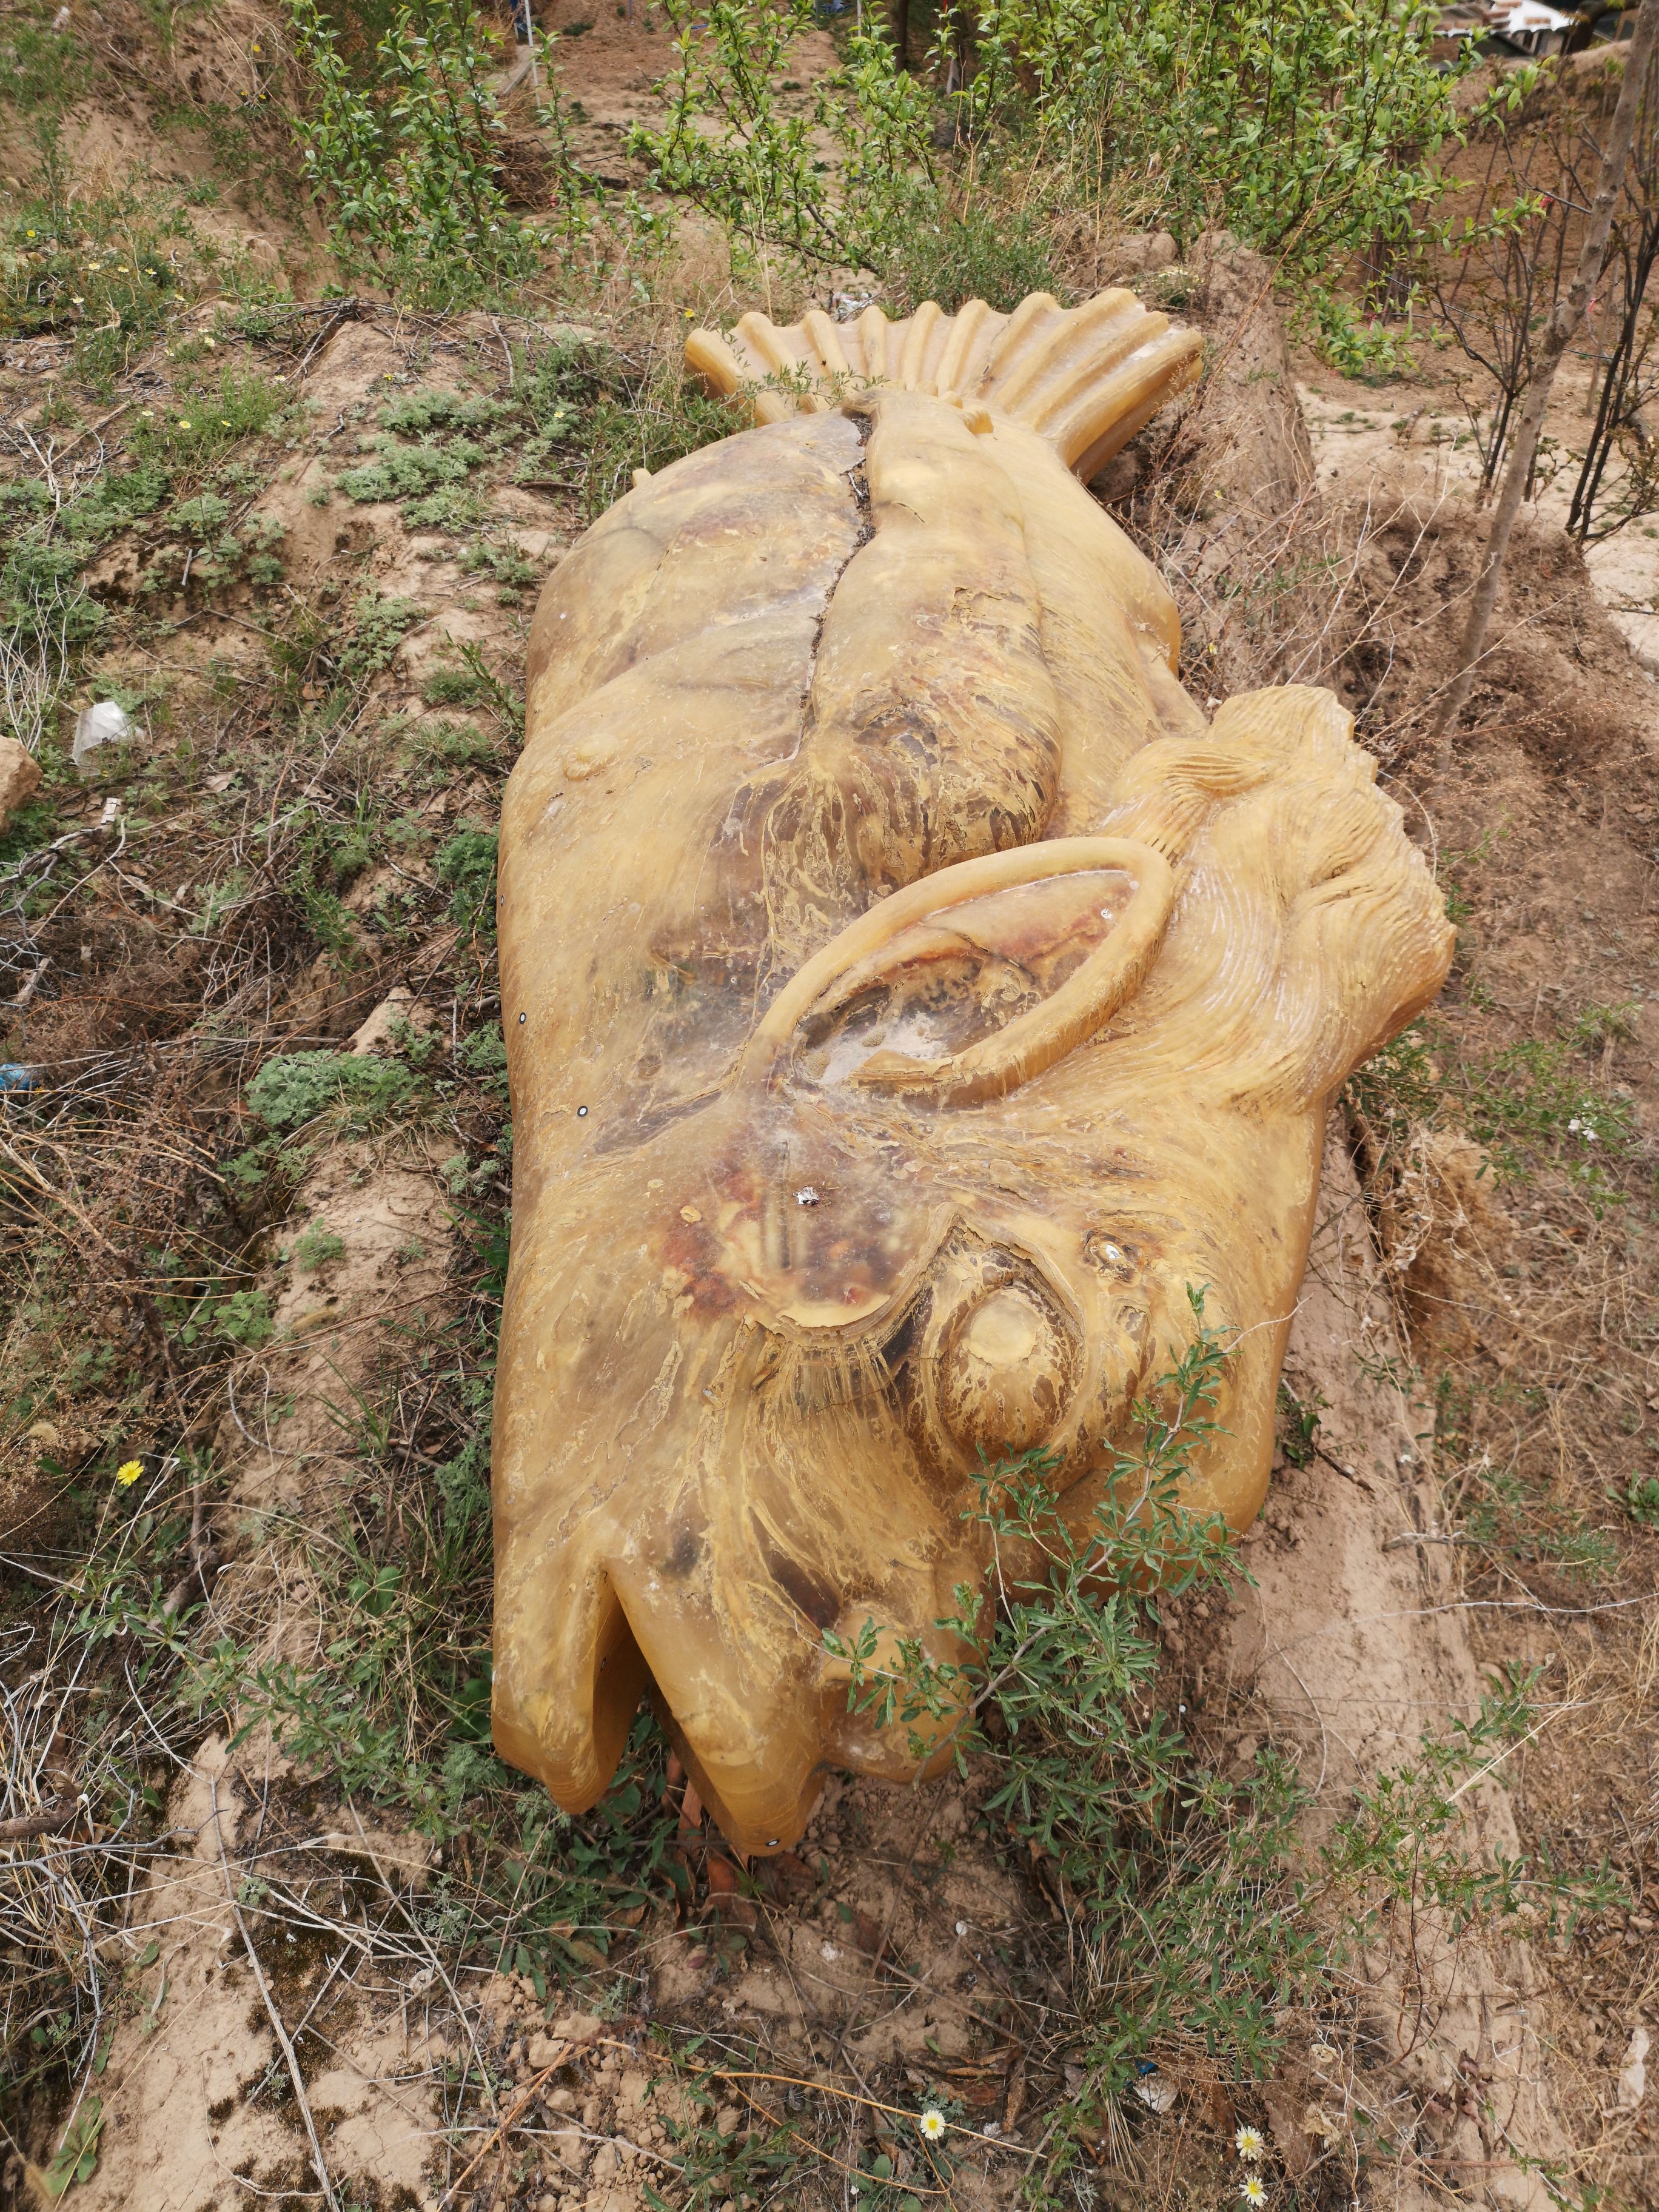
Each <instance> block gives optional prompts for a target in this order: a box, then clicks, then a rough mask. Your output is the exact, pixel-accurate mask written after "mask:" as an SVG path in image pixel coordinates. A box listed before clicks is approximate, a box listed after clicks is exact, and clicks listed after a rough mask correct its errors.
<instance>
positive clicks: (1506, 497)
mask: <svg viewBox="0 0 1659 2212" xmlns="http://www.w3.org/2000/svg"><path fill="white" fill-rule="evenodd" d="M1656 44H1659V0H1642V4H1641V6H1640V7H1639V8H1638V10H1637V15H1636V36H1635V37H1634V38H1633V39H1632V40H1631V44H1630V58H1629V60H1628V61H1627V62H1626V64H1625V82H1624V83H1623V84H1622V85H1621V86H1620V88H1619V105H1618V106H1617V107H1616V108H1615V109H1614V111H1613V134H1612V136H1611V137H1610V138H1609V139H1608V141H1607V153H1606V155H1605V156H1604V158H1603V160H1602V162H1601V183H1600V185H1598V186H1597V187H1596V192H1595V199H1594V200H1592V202H1591V203H1590V216H1589V225H1588V227H1587V228H1586V229H1585V232H1584V242H1583V247H1582V248H1581V250H1580V252H1579V255H1578V273H1577V276H1574V278H1573V280H1572V286H1571V290H1570V291H1569V292H1568V294H1567V295H1566V297H1565V299H1564V300H1558V301H1557V302H1556V305H1555V310H1554V313H1553V314H1552V315H1551V317H1550V320H1549V327H1548V329H1547V331H1546V332H1545V334H1544V343H1543V344H1542V346H1541V348H1540V349H1539V355H1538V367H1537V368H1536V370H1535V371H1534V374H1533V380H1532V386H1531V388H1530V390H1529V391H1528V393H1527V404H1526V407H1525V409H1524V410H1522V416H1521V427H1520V428H1519V429H1518V430H1516V434H1515V440H1514V443H1513V444H1512V445H1511V446H1510V458H1509V462H1508V465H1507V467H1506V469H1505V471H1504V489H1503V490H1502V492H1501V493H1500V494H1499V495H1498V505H1497V507H1495V509H1494V510H1493V513H1492V529H1491V532H1489V534H1488V536H1487V538H1486V565H1485V567H1484V568H1482V570H1481V572H1480V582H1479V584H1477V585H1476V586H1475V592H1474V604H1473V605H1471V607H1470V609H1469V623H1468V629H1467V630H1466V631H1465V632H1464V634H1463V652H1462V659H1461V661H1460V663H1459V665H1458V671H1457V674H1456V677H1455V678H1454V680H1453V682H1452V684H1451V688H1450V689H1449V690H1448V692H1447V694H1446V696H1445V698H1444V699H1443V701H1442V702H1441V707H1440V712H1439V714H1438V716H1437V719H1436V721H1435V725H1434V734H1435V737H1436V738H1437V745H1436V748H1435V762H1434V769H1435V775H1436V776H1437V778H1438V777H1441V776H1443V775H1445V773H1446V771H1447V769H1449V768H1450V766H1451V756H1452V732H1454V730H1455V728H1456V726H1457V719H1458V717H1459V715H1460V714H1462V711H1463V709H1464V708H1465V707H1466V706H1467V705H1468V699H1469V693H1470V691H1471V690H1473V689H1474V671H1475V669H1476V667H1477V665H1479V662H1480V655H1481V653H1482V651H1483V649H1484V647H1485V646H1486V632H1487V629H1489V628H1490V627H1491V623H1492V609H1493V608H1494V607H1495V606H1496V605H1497V604H1498V584H1499V583H1500V581H1501V580H1502V578H1503V573H1504V556H1505V555H1506V554H1507V553H1508V551H1509V550H1510V538H1511V537H1512V535H1513V534H1514V531H1515V523H1516V516H1517V515H1518V514H1519V513H1520V512H1521V501H1522V495H1523V494H1524V492H1525V490H1526V489H1527V483H1528V478H1529V477H1531V475H1532V470H1533V463H1534V460H1535V459H1537V455H1538V439H1539V434H1540V432H1541V430H1542V429H1543V427H1544V410H1545V409H1546V408H1547V406H1548V405H1549V398H1550V386H1552V385H1553V383H1554V381H1555V372H1556V370H1557V369H1558V368H1559V367H1560V366H1561V357H1562V356H1563V355H1564V354H1565V352H1566V349H1567V348H1568V346H1569V345H1570V344H1571V341H1572V337H1573V334H1574V332H1575V331H1577V328H1578V325H1579V324H1580V323H1581V322H1582V321H1583V318H1584V309H1585V307H1586V305H1587V304H1588V302H1589V299H1590V297H1591V295H1592V294H1593V293H1594V292H1595V287H1596V284H1597V283H1598V281H1599V280H1600V277H1601V264H1602V262H1603V260H1604V259H1605V258H1606V256H1607V237H1608V234H1609V233H1610V232H1611V230H1612V228H1613V209H1614V207H1615V206H1616V205H1617V204H1618V200H1619V195H1620V192H1621V191H1623V189H1624V184H1625V167H1626V163H1627V162H1628V161H1629V160H1630V149H1631V142H1632V139H1633V138H1634V137H1635V136H1636V113H1637V110H1638V108H1639V107H1640V106H1641V104H1642V99H1643V94H1644V92H1645V90H1646V88H1647V81H1648V76H1649V74H1650V70H1651V68H1652V64H1653V54H1654V47H1655V46H1656Z"/></svg>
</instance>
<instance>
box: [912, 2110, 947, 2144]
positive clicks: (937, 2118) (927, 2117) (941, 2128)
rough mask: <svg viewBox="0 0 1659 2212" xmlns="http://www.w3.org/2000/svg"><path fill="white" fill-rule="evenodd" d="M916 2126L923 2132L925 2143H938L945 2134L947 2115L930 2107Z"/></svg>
mask: <svg viewBox="0 0 1659 2212" xmlns="http://www.w3.org/2000/svg"><path fill="white" fill-rule="evenodd" d="M916 2125H917V2126H918V2127H919V2128H920V2129H921V2133H922V2140H923V2141H924V2142H939V2138H940V2137H941V2136H943V2135H944V2133H945V2115H944V2113H943V2112H939V2111H938V2110H937V2109H936V2107H934V2106H932V2105H930V2106H928V2107H927V2111H926V2112H924V2113H923V2114H922V2116H921V2118H920V2119H919V2120H918V2121H917V2122H916Z"/></svg>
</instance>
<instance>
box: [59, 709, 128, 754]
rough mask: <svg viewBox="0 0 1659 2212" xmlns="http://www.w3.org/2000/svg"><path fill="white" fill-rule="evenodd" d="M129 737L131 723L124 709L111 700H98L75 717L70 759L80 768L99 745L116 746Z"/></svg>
mask: <svg viewBox="0 0 1659 2212" xmlns="http://www.w3.org/2000/svg"><path fill="white" fill-rule="evenodd" d="M131 735H132V723H131V719H130V718H129V716H128V714H127V711H126V709H125V707H118V706H117V705H116V703H115V702H114V700H113V699H100V701H99V702H98V703H97V705H96V706H95V707H87V708H82V712H81V713H80V714H78V715H77V716H76V722H75V743H74V744H73V745H72V746H71V747H70V758H71V759H72V760H73V761H74V763H75V765H76V768H80V767H82V766H83V765H84V763H85V762H86V759H87V757H88V754H90V753H95V752H96V751H97V750H98V748H99V746H100V745H108V744H118V743H119V742H120V740H121V739H122V738H130V737H131Z"/></svg>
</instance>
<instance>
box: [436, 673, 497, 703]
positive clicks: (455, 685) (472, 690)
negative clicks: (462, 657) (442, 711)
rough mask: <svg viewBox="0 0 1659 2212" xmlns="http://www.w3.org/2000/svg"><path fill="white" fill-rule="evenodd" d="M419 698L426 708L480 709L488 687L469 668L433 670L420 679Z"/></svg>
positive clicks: (485, 698) (487, 695)
mask: <svg viewBox="0 0 1659 2212" xmlns="http://www.w3.org/2000/svg"><path fill="white" fill-rule="evenodd" d="M421 697H422V701H423V702H424V703H425V704H426V705H427V706H428V707H482V706H483V705H484V703H485V702H487V701H488V699H489V684H487V683H486V682H485V680H484V679H483V678H482V677H481V676H480V675H479V674H478V672H477V670H476V669H471V668H434V669H431V670H429V671H428V673H427V675H426V676H425V677H424V678H422V683H421Z"/></svg>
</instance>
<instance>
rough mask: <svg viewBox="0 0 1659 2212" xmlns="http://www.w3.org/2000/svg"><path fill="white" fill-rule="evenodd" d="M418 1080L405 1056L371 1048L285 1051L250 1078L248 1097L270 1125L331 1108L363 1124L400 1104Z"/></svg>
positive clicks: (299, 1121)
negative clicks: (390, 1055) (366, 1050)
mask: <svg viewBox="0 0 1659 2212" xmlns="http://www.w3.org/2000/svg"><path fill="white" fill-rule="evenodd" d="M414 1081H415V1079H414V1077H413V1075H412V1074H411V1073H410V1070H409V1069H408V1068H407V1067H405V1066H404V1064H403V1062H402V1061H401V1060H382V1059H380V1058H378V1057H377V1056H376V1055H375V1054H373V1053H349V1052H292V1053H284V1054H279V1055H278V1056H277V1058H276V1059H274V1060H267V1061H266V1062H265V1064H264V1066H263V1067H262V1068H261V1069H260V1070H259V1072H258V1074H257V1075H256V1076H255V1077H254V1079H253V1080H252V1083H250V1084H249V1085H248V1087H247V1103H248V1107H249V1110H250V1111H251V1112H252V1113H254V1114H257V1115H258V1117H259V1119H260V1121H263V1122H264V1124H265V1126H266V1127H267V1128H269V1129H275V1130H279V1131H286V1130H292V1129H298V1128H301V1127H304V1126H305V1124H306V1123H307V1122H308V1121H316V1120H317V1119H318V1117H319V1115H323V1114H325V1113H327V1112H329V1111H330V1110H331V1109H339V1110H340V1112H341V1114H342V1116H343V1119H344V1121H346V1122H347V1123H348V1124H349V1125H350V1126H352V1127H358V1128H363V1127H368V1126H369V1124H371V1123H372V1122H374V1121H377V1120H380V1119H381V1118H382V1117H383V1116H384V1115H386V1114H389V1113H391V1112H392V1110H393V1109H395V1108H396V1107H398V1106H400V1105H402V1104H403V1103H404V1100H405V1099H406V1098H407V1097H409V1094H410V1091H411V1090H412V1089H413V1088H414Z"/></svg>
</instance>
